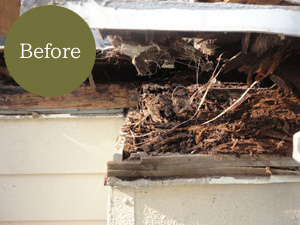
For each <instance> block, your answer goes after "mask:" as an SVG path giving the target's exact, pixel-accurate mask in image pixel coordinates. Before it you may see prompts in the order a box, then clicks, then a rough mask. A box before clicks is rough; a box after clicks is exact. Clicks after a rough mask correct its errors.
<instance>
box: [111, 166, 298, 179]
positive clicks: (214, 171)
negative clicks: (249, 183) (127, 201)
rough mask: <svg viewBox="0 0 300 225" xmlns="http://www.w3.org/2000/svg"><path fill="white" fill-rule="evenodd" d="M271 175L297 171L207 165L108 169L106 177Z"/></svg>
mask: <svg viewBox="0 0 300 225" xmlns="http://www.w3.org/2000/svg"><path fill="white" fill-rule="evenodd" d="M270 173H271V174H273V175H298V176H299V172H296V171H289V170H280V169H269V170H266V169H265V168H251V167H240V168H237V167H217V168H215V167H209V168H198V169H195V168H192V169H174V168H170V169H166V170H131V171H130V172H129V171H128V170H108V171H107V177H117V178H121V179H138V178H151V179H154V178H156V179H159V178H175V177H181V178H183V177H184V178H191V177H207V176H230V177H239V176H251V177H253V176H270V175H271V174H270Z"/></svg>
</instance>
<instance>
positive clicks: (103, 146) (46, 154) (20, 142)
mask: <svg viewBox="0 0 300 225" xmlns="http://www.w3.org/2000/svg"><path fill="white" fill-rule="evenodd" d="M123 120H124V119H123V118H118V117H116V118H111V117H107V118H80V119H79V118H69V119H65V118H64V119H62V118H61V119H42V118H38V119H9V120H8V119H0V143H1V146H0V174H65V173H77V174H78V173H105V170H106V162H107V161H108V160H111V159H112V154H113V149H114V144H115V140H116V138H117V136H118V132H119V129H120V127H121V125H122V123H123Z"/></svg>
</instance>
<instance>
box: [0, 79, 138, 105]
mask: <svg viewBox="0 0 300 225" xmlns="http://www.w3.org/2000/svg"><path fill="white" fill-rule="evenodd" d="M136 105H137V87H136V86H135V85H133V84H131V83H125V84H97V85H96V90H94V88H93V87H91V86H81V87H79V88H78V89H77V90H75V91H73V92H71V93H69V94H66V95H63V96H59V97H41V96H37V95H34V94H31V93H28V92H26V91H25V90H24V89H22V88H21V87H16V86H9V87H7V86H4V87H0V110H19V109H68V108H69V109H71V108H72V109H96V108H135V107H136Z"/></svg>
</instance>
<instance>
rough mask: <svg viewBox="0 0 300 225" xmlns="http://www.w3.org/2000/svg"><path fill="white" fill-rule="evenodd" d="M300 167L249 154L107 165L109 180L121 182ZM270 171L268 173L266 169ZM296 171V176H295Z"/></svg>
mask: <svg viewBox="0 0 300 225" xmlns="http://www.w3.org/2000/svg"><path fill="white" fill-rule="evenodd" d="M299 166H300V163H298V162H296V161H295V160H293V159H292V158H291V157H280V156H275V155H254V156H252V157H250V156H249V155H248V154H245V155H241V156H240V157H236V156H235V155H221V156H220V155H219V156H218V155H170V156H155V157H149V156H142V157H141V159H140V160H134V161H123V162H115V161H111V162H108V163H107V177H118V178H121V179H138V178H142V177H146V178H151V179H152V178H161V177H181V178H188V177H198V176H200V177H203V176H269V175H270V174H271V173H272V174H278V175H279V174H286V175H288V174H290V175H291V174H296V175H300V173H299V172H297V171H296V170H297V169H298V167H299ZM266 168H267V169H266ZM295 171H296V172H295Z"/></svg>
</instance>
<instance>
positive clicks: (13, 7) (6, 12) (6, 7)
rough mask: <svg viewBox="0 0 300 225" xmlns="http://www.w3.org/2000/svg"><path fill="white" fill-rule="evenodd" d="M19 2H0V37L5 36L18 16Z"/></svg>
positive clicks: (12, 0) (19, 0) (15, 0)
mask: <svg viewBox="0 0 300 225" xmlns="http://www.w3.org/2000/svg"><path fill="white" fill-rule="evenodd" d="M20 12H21V0H1V1H0V35H2V36H5V37H6V35H7V33H8V31H9V29H10V27H11V26H12V24H13V23H14V22H15V20H16V19H18V17H19V16H20Z"/></svg>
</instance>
